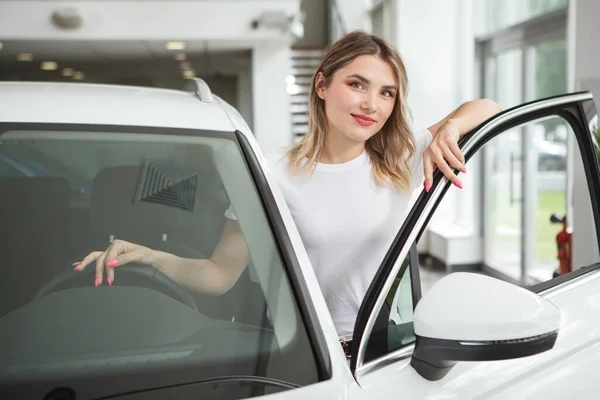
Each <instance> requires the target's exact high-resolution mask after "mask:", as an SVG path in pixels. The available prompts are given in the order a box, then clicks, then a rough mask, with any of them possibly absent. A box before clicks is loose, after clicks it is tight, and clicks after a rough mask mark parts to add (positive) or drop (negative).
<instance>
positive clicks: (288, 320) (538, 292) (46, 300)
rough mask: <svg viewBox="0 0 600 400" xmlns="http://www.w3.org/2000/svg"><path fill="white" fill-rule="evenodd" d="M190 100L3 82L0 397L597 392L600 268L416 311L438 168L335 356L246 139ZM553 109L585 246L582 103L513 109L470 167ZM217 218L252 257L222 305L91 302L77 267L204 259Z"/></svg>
mask: <svg viewBox="0 0 600 400" xmlns="http://www.w3.org/2000/svg"><path fill="white" fill-rule="evenodd" d="M188 89H189V90H186V91H174V90H162V89H154V88H135V87H123V86H110V85H88V84H67V83H19V82H11V83H0V266H1V268H2V275H1V276H0V398H1V399H75V398H77V399H78V400H81V399H124V400H125V399H207V398H215V399H244V398H250V397H260V396H266V397H267V398H272V399H277V400H284V399H303V400H304V399H348V400H360V399H392V398H393V399H396V398H397V399H411V400H413V399H414V400H420V399H437V400H442V399H444V400H446V399H461V400H462V399H511V400H514V399H567V398H573V399H596V398H598V396H599V394H598V393H600V380H598V379H597V374H598V372H597V371H598V370H599V367H600V342H599V341H600V265H592V266H587V267H585V268H580V269H577V270H576V271H574V272H572V273H569V274H566V275H562V276H560V277H558V278H555V279H553V280H551V281H548V282H546V283H543V284H540V285H538V286H535V287H533V288H529V289H526V288H521V287H518V286H515V285H512V284H509V283H507V282H504V281H501V280H497V279H494V278H491V277H487V276H484V275H478V274H472V273H453V274H449V275H447V276H445V277H444V278H442V279H441V280H440V281H438V282H437V283H435V284H434V285H433V287H431V288H430V289H429V290H428V291H427V292H426V294H425V295H424V296H423V297H422V298H421V282H420V278H419V266H418V258H417V254H416V247H415V243H416V241H417V240H418V239H419V237H420V235H421V234H422V233H423V231H424V229H425V226H426V223H427V221H428V219H429V217H430V216H431V214H432V213H433V211H434V210H435V208H436V207H437V205H438V204H439V202H440V201H441V199H442V198H443V196H444V194H445V192H446V190H447V189H448V187H449V185H450V183H449V182H448V181H446V180H445V178H443V177H442V176H441V175H439V174H438V175H436V178H435V184H434V186H433V189H432V191H431V192H430V193H428V194H426V193H424V192H423V193H421V194H420V195H419V197H418V199H417V200H416V202H415V204H414V206H413V208H412V210H411V211H410V213H409V215H408V217H407V219H406V223H405V224H404V225H403V227H402V228H401V230H400V231H399V232H398V235H397V237H396V239H395V241H394V243H393V245H392V247H391V248H390V250H389V252H388V254H387V256H386V257H385V259H383V260H381V267H380V269H379V271H378V273H377V275H376V277H375V279H374V281H373V282H372V284H371V286H370V288H369V290H368V294H367V296H366V298H365V299H364V302H363V304H362V306H361V309H360V313H359V315H358V318H357V321H356V325H355V328H354V335H353V338H354V340H353V346H352V357H351V359H350V361H348V360H347V359H346V357H345V355H344V352H343V349H342V345H341V344H340V341H339V340H338V336H337V334H336V332H335V329H334V325H333V322H332V319H331V316H330V314H329V311H328V309H327V307H326V304H325V301H324V298H323V295H322V293H321V291H320V288H319V285H318V283H317V280H316V278H315V274H314V272H313V270H312V267H311V264H310V262H309V259H308V257H307V255H306V251H305V249H304V247H303V244H302V241H301V239H300V237H299V235H298V232H297V229H296V227H295V225H294V221H293V219H292V216H291V214H290V211H289V209H288V207H287V206H286V203H285V201H284V199H283V197H282V194H281V192H280V190H279V188H278V186H277V184H276V183H275V181H274V179H273V176H272V175H271V172H270V170H269V167H268V165H267V163H266V160H265V158H264V156H263V155H262V154H261V152H260V151H259V148H258V147H257V144H256V141H255V139H254V137H253V136H252V133H251V132H250V129H249V128H248V126H247V124H246V123H245V122H244V121H243V119H242V118H241V117H240V115H239V114H238V113H237V112H236V110H235V109H233V108H232V107H231V106H229V105H228V104H226V103H224V102H223V101H222V100H221V99H220V98H218V97H217V96H215V95H213V94H212V93H211V92H210V89H209V88H208V87H207V86H206V84H205V83H204V82H203V81H201V80H193V81H191V83H190V86H189V88H188ZM551 115H560V116H562V117H564V118H565V119H566V120H567V121H568V122H569V123H570V125H571V128H572V129H573V132H574V133H575V135H576V137H577V141H578V143H579V147H580V150H581V152H582V156H583V157H582V158H583V160H584V164H585V165H584V166H585V170H586V173H587V177H588V181H589V190H590V196H591V199H592V204H593V211H594V219H595V222H596V230H597V231H598V228H600V209H599V207H600V206H599V201H598V199H600V171H599V165H598V159H597V156H596V153H595V151H596V152H597V151H598V142H597V141H595V139H593V136H592V134H591V132H590V130H589V128H588V123H589V122H591V121H592V120H597V117H596V108H595V106H594V104H593V99H592V95H591V94H589V93H576V94H569V95H564V96H559V97H555V98H552V99H547V100H541V101H536V102H533V103H530V104H526V105H523V106H519V107H515V108H513V109H510V110H506V111H504V112H503V113H501V114H499V115H497V116H496V117H494V118H493V119H491V120H489V121H487V122H486V123H484V124H482V125H481V126H479V127H478V128H476V129H475V130H473V131H472V132H471V133H470V134H468V135H467V136H466V137H465V138H464V139H463V140H462V141H461V146H462V149H463V152H464V154H465V156H466V158H467V160H468V159H470V158H471V157H472V156H473V155H474V154H475V153H476V152H477V151H478V150H479V149H480V148H481V147H482V146H483V144H485V143H486V142H488V141H489V140H491V139H492V138H493V137H495V136H496V135H501V134H502V133H503V132H504V131H506V130H507V129H510V128H512V127H514V126H516V125H519V124H522V123H525V122H528V121H533V120H536V119H540V118H545V117H548V116H551ZM230 204H231V206H232V207H233V208H234V209H235V212H236V215H237V218H238V221H239V224H240V227H241V230H242V232H243V234H244V238H245V240H246V244H247V246H248V249H249V253H250V259H251V263H250V265H249V266H248V268H247V269H246V271H245V272H244V274H243V275H242V276H241V277H240V279H239V281H238V282H237V283H236V285H235V286H234V287H233V288H232V289H231V290H229V291H228V292H227V293H226V294H223V295H221V296H216V295H215V296H209V295H201V294H198V293H191V292H188V291H186V290H185V289H184V288H183V287H182V286H180V285H179V284H178V283H177V282H175V281H174V280H172V279H170V278H169V277H168V276H166V275H163V274H161V273H159V272H158V271H157V270H155V269H152V268H150V267H148V266H143V265H126V266H123V267H119V268H118V269H117V270H116V273H115V281H114V284H112V285H108V284H107V283H106V280H105V281H104V282H103V283H102V284H101V285H99V286H97V287H96V286H94V284H93V280H94V274H93V270H94V269H93V268H87V269H86V270H85V271H83V272H74V271H73V266H72V263H73V262H76V261H78V260H80V259H81V258H82V257H83V256H84V255H86V254H87V253H88V252H90V251H92V250H98V249H104V248H106V246H107V245H108V244H109V243H110V242H111V241H113V240H115V239H125V240H129V241H133V242H135V243H139V244H143V245H147V246H150V247H152V248H154V249H159V250H164V251H169V252H172V253H175V254H177V255H180V256H182V257H199V258H204V257H208V256H210V254H211V252H212V250H213V248H214V247H215V245H216V243H217V241H218V239H219V235H220V233H221V229H222V226H223V223H224V213H225V211H226V210H227V208H228V207H229V205H230ZM599 233H600V232H599ZM597 236H598V237H600V234H598V235H597ZM381 321H383V324H382V323H381ZM375 341H378V342H377V344H379V346H378V347H380V348H381V347H383V348H384V350H381V351H380V352H379V353H377V352H371V351H369V352H367V351H366V349H367V347H369V346H370V344H371V343H373V342H375ZM382 344H383V346H382Z"/></svg>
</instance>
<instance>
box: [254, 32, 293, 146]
mask: <svg viewBox="0 0 600 400" xmlns="http://www.w3.org/2000/svg"><path fill="white" fill-rule="evenodd" d="M290 64H291V49H290V43H289V42H288V41H285V40H278V41H276V40H274V41H272V42H270V43H267V44H260V45H258V46H256V47H255V48H254V50H253V54H252V87H253V90H252V107H253V126H254V129H253V131H254V135H255V136H256V139H257V140H258V144H259V145H260V147H261V149H262V151H263V152H264V153H266V154H272V153H280V152H281V151H282V150H283V149H284V148H285V147H288V146H289V145H291V144H292V121H291V115H290V104H289V102H290V99H289V96H288V94H287V92H286V77H287V75H288V74H289V72H290Z"/></svg>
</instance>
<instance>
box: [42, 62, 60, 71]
mask: <svg viewBox="0 0 600 400" xmlns="http://www.w3.org/2000/svg"><path fill="white" fill-rule="evenodd" d="M41 68H42V69H43V70H44V71H54V70H55V69H57V68H58V64H57V63H55V62H54V61H44V62H43V63H42V65H41Z"/></svg>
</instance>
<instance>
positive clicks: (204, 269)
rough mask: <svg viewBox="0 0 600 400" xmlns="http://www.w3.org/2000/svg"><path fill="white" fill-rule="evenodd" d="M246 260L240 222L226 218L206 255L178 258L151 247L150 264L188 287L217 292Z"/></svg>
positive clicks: (229, 283)
mask: <svg viewBox="0 0 600 400" xmlns="http://www.w3.org/2000/svg"><path fill="white" fill-rule="evenodd" d="M248 263H249V254H248V248H247V246H246V242H245V240H244V236H243V235H242V231H241V230H240V226H239V224H238V223H237V221H234V220H231V219H229V218H228V219H227V220H226V222H225V227H224V228H223V233H222V234H221V238H220V239H219V243H218V244H217V247H216V248H215V251H214V252H213V254H212V256H211V257H210V258H207V259H190V258H181V257H177V256H175V255H173V254H170V253H165V252H162V251H155V258H154V261H153V265H152V266H153V267H154V268H156V269H158V270H160V271H161V272H164V273H165V274H167V275H169V276H170V277H171V278H173V279H175V280H176V281H177V282H179V283H180V284H182V285H183V286H185V287H186V288H188V289H190V290H194V291H197V292H202V293H208V294H214V295H221V294H223V293H226V292H227V291H228V290H229V289H231V287H232V286H233V285H234V284H235V282H237V280H238V279H239V277H240V275H241V274H242V272H244V269H245V268H246V266H247V265H248Z"/></svg>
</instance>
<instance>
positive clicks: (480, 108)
mask: <svg viewBox="0 0 600 400" xmlns="http://www.w3.org/2000/svg"><path fill="white" fill-rule="evenodd" d="M407 87H408V80H407V77H406V71H405V68H404V64H403V62H402V59H401V58H400V56H399V54H398V53H397V52H396V50H394V49H393V48H392V47H391V46H390V45H388V44H387V43H386V42H385V41H383V40H382V39H380V38H378V37H376V36H373V35H370V34H367V33H364V32H353V33H350V34H348V35H346V36H344V37H343V38H341V39H340V40H339V41H337V42H336V43H334V44H333V45H332V46H331V47H330V49H329V50H328V52H327V53H326V54H325V56H324V58H323V60H322V62H321V65H320V66H319V67H318V70H317V73H316V74H315V77H314V80H313V85H312V88H311V92H310V109H309V110H310V122H309V128H308V132H307V134H306V136H305V137H304V138H303V140H302V141H300V142H299V143H298V144H297V145H295V146H294V147H292V148H291V149H290V150H289V152H288V153H287V156H286V157H285V158H283V159H282V160H280V161H279V162H277V163H276V164H275V165H274V166H273V171H274V174H275V175H276V177H277V180H278V183H279V185H280V186H281V189H282V191H283V194H284V196H285V198H286V202H287V203H288V205H289V208H290V210H291V213H292V215H293V217H294V220H295V222H296V225H297V227H298V230H299V232H300V235H301V237H302V240H303V243H304V245H305V247H306V250H307V252H308V255H309V258H310V260H311V262H312V265H313V267H314V269H315V272H316V275H317V278H318V280H319V284H320V286H321V288H322V291H323V293H324V295H325V299H326V301H327V305H328V307H329V310H330V312H331V315H332V317H333V321H334V323H335V326H336V329H337V332H338V334H339V335H340V337H343V336H347V335H350V334H352V329H353V327H354V320H355V318H356V315H357V313H358V309H359V307H360V304H361V302H362V299H363V297H364V295H365V293H366V290H367V288H368V286H369V284H370V282H371V280H372V278H373V276H374V274H375V271H376V269H377V267H378V266H379V264H380V261H381V260H382V259H383V257H384V255H385V252H386V251H387V249H388V248H389V245H390V243H391V242H392V240H393V238H394V235H395V233H396V232H397V231H398V229H399V228H400V226H401V224H402V222H403V220H404V218H405V216H406V212H407V208H408V203H409V198H410V196H411V192H412V191H413V189H415V188H416V187H418V186H420V185H421V184H423V185H424V187H425V190H426V191H429V189H430V187H431V183H432V180H433V171H434V168H436V167H437V168H439V169H440V170H441V171H442V172H443V173H444V175H445V176H446V177H448V179H450V180H451V181H452V182H453V183H454V185H456V186H457V187H459V188H462V184H461V182H460V180H458V177H457V176H456V175H455V174H454V172H453V169H452V168H451V167H453V168H455V169H456V170H459V171H462V172H463V173H464V172H466V171H465V169H464V168H465V165H464V158H463V156H462V154H461V152H460V150H459V148H458V145H457V141H458V139H459V138H460V136H461V135H462V134H464V133H466V132H468V131H470V130H471V129H473V128H474V127H475V126H477V125H479V124H480V123H481V122H483V121H484V120H486V119H488V118H489V117H491V116H492V115H493V114H495V113H497V112H498V111H499V110H500V108H499V107H498V105H497V104H495V103H494V102H492V101H489V100H478V101H472V102H468V103H465V104H463V105H462V106H461V107H459V108H458V109H456V110H455V111H454V112H452V113H451V114H450V115H448V116H447V117H446V118H444V119H443V120H442V121H440V122H438V123H437V124H435V125H433V126H431V127H430V128H429V129H427V130H425V131H422V132H418V133H416V134H413V133H412V132H411V129H410V125H409V112H408V107H407V105H406V96H407ZM226 216H227V217H228V221H227V222H226V224H225V228H224V231H223V233H222V236H221V239H220V242H219V244H218V246H217V247H216V249H215V251H214V253H213V254H212V256H211V257H210V258H209V259H184V258H180V257H177V256H175V255H172V254H168V253H164V252H160V251H155V250H152V249H149V248H147V247H143V246H140V245H136V244H133V243H128V242H124V241H115V242H114V243H113V244H112V245H111V246H110V247H109V248H108V249H106V250H105V251H103V252H101V251H97V252H93V253H91V254H89V255H88V256H87V257H85V258H84V259H83V260H82V261H81V263H80V264H78V265H77V266H76V267H75V269H76V270H78V271H81V270H83V269H84V268H86V266H88V265H90V264H91V263H92V262H93V261H96V263H95V264H96V285H99V284H101V283H102V276H103V270H104V269H105V268H107V283H108V284H109V285H110V284H112V281H113V280H114V274H115V272H114V269H115V267H118V266H120V265H124V264H127V263H130V262H136V263H142V264H147V265H150V266H152V267H154V268H156V269H158V270H160V271H162V272H164V273H166V274H167V275H169V276H171V277H172V278H174V279H175V280H177V281H178V282H180V283H182V284H183V285H185V286H186V287H187V288H190V289H192V290H196V291H200V292H205V293H212V294H222V293H225V292H227V291H228V290H229V289H230V288H231V287H232V286H233V284H234V283H235V282H236V280H237V279H238V278H239V276H240V275H241V273H242V272H243V270H244V268H245V267H246V265H247V264H248V259H249V257H248V250H247V249H246V246H245V242H244V238H243V236H242V233H241V231H240V229H239V226H238V225H237V223H236V222H235V214H234V212H233V210H232V209H231V208H230V209H229V210H228V211H227V213H226Z"/></svg>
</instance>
